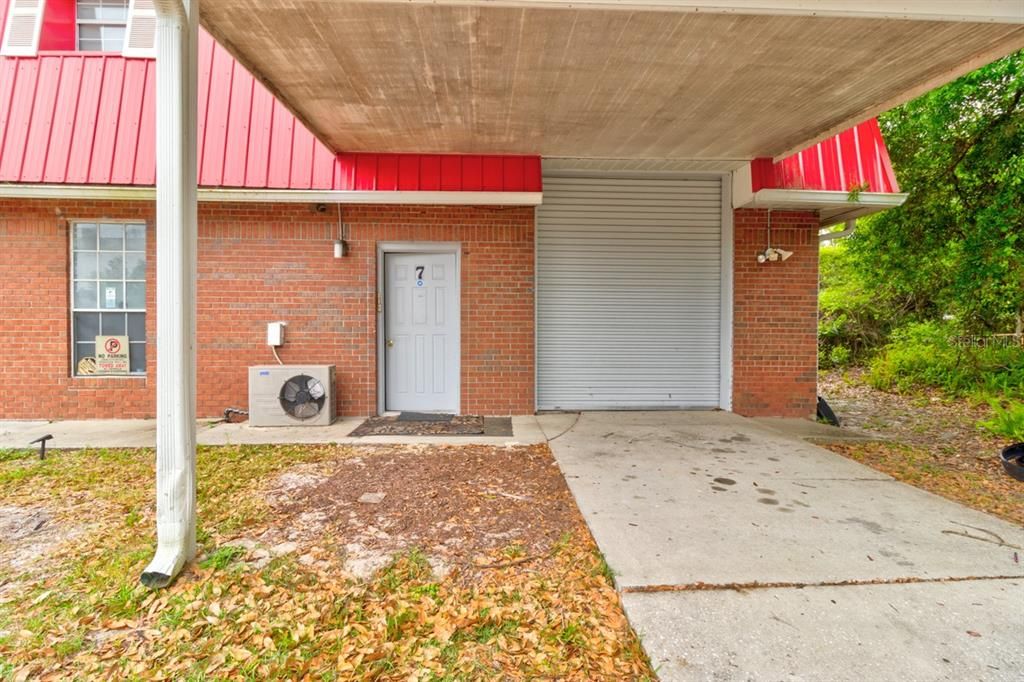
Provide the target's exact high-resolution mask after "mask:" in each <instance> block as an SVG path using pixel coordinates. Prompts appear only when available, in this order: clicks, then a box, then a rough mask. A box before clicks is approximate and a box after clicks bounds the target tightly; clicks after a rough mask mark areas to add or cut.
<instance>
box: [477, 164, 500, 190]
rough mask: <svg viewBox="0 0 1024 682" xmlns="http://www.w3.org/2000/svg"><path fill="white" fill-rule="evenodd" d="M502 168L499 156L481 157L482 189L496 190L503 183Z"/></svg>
mask: <svg viewBox="0 0 1024 682" xmlns="http://www.w3.org/2000/svg"><path fill="white" fill-rule="evenodd" d="M503 170H504V168H503V164H502V161H501V157H494V156H485V157H483V176H482V189H483V190H484V191H485V192H496V191H498V190H500V189H501V187H502V184H503V183H504V175H503V173H502V171H503Z"/></svg>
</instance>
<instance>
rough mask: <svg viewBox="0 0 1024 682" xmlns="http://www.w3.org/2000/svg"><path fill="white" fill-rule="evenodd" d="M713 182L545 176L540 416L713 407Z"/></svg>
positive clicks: (716, 356) (540, 218) (716, 391)
mask: <svg viewBox="0 0 1024 682" xmlns="http://www.w3.org/2000/svg"><path fill="white" fill-rule="evenodd" d="M721 255H722V183H721V180H719V179H717V178H706V179H705V178H700V179H665V178H653V177H652V178H627V177H622V178H609V177H590V178H587V177H545V178H544V203H543V204H542V205H541V206H540V207H539V208H538V209H537V404H538V408H540V409H542V410H559V409H561V410H565V409H631V408H632V409H640V408H650V407H695V408H700V407H704V408H709V407H717V406H719V404H720V382H721V357H720V356H721V326H722V325H721V319H722V318H721V314H722V313H721V308H722V284H721V281H722V262H721V260H722V259H721Z"/></svg>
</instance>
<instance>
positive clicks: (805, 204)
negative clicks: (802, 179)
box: [734, 178, 910, 227]
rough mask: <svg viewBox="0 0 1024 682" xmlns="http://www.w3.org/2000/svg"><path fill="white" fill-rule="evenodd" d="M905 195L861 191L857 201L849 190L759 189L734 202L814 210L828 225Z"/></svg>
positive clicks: (889, 205) (894, 202) (890, 205)
mask: <svg viewBox="0 0 1024 682" xmlns="http://www.w3.org/2000/svg"><path fill="white" fill-rule="evenodd" d="M734 179H742V178H734ZM908 196H910V195H909V194H906V193H890V192H861V193H860V194H859V195H857V200H856V201H851V200H850V194H849V193H848V192H829V191H824V190H810V189H807V190H803V189H762V190H759V191H757V192H754V193H753V194H751V193H749V192H748V193H747V195H746V197H744V199H745V202H744V203H743V204H742V205H740V206H736V208H772V209H778V210H783V211H815V212H816V213H818V217H819V218H820V220H821V226H822V227H827V226H829V225H835V224H836V223H842V222H845V221H847V220H850V219H852V218H857V217H860V216H865V215H870V214H872V213H878V212H880V211H884V210H886V209H889V208H895V207H897V206H902V205H903V203H904V202H905V201H906V200H907V197H908ZM741 200H742V199H741Z"/></svg>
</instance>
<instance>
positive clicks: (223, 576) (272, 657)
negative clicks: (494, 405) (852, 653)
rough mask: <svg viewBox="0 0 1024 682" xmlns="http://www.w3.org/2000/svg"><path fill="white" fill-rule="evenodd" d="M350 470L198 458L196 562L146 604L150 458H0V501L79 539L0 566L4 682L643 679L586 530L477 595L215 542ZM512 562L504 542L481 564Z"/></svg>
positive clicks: (302, 456)
mask: <svg viewBox="0 0 1024 682" xmlns="http://www.w3.org/2000/svg"><path fill="white" fill-rule="evenodd" d="M353 454H357V455H360V456H364V453H361V452H360V451H358V450H356V449H353V448H342V447H335V446H273V447H271V446H259V447H256V446H250V447H244V446H243V447H215V448H201V449H200V452H199V458H198V464H197V466H198V475H199V482H200V486H199V491H198V502H199V514H200V519H201V524H202V525H201V529H200V533H199V539H200V543H201V545H202V547H201V549H200V552H201V560H200V561H199V562H198V563H197V564H195V565H193V566H191V567H190V568H189V569H188V570H187V571H186V572H185V573H184V574H183V575H182V576H181V578H180V579H179V580H178V581H177V582H176V583H175V584H174V585H173V586H171V587H170V588H168V589H166V590H162V591H155V592H154V591H150V590H147V589H146V588H144V587H142V586H141V585H140V584H139V582H138V576H139V575H140V573H141V571H142V569H143V568H144V566H145V564H146V562H147V561H148V559H149V558H150V556H151V553H152V551H153V542H154V531H153V524H154V518H153V516H154V515H153V466H154V457H153V452H152V450H83V451H78V452H62V451H55V452H53V454H52V455H49V456H48V459H47V460H46V461H43V462H40V461H38V460H32V459H30V458H27V457H8V458H4V459H3V460H2V461H0V503H2V504H4V505H19V506H26V507H45V508H47V509H49V510H50V511H51V513H52V514H53V515H54V519H55V522H57V523H64V524H68V525H71V524H78V525H82V524H88V526H87V528H88V531H87V532H85V533H83V534H80V535H79V536H76V537H74V538H72V539H71V540H69V541H68V542H67V543H65V544H64V545H62V546H61V547H59V548H58V549H57V550H56V551H55V552H53V553H51V554H50V555H48V556H47V557H45V558H43V560H42V563H40V564H39V565H38V566H37V567H36V568H35V570H34V571H31V572H28V573H19V574H17V575H13V574H12V572H10V571H7V570H6V568H5V567H3V566H0V679H7V678H17V677H19V676H26V677H31V678H35V677H47V676H52V677H54V678H109V679H133V678H152V679H196V680H198V679H210V678H222V677H231V678H241V679H261V680H262V679H299V678H309V679H327V680H329V679H346V680H348V679H360V680H362V679H377V680H480V679H494V680H498V679H502V680H504V679H576V680H592V679H615V680H626V679H651V678H653V673H652V671H651V668H650V665H649V663H648V662H647V661H646V659H645V658H644V656H643V653H642V650H641V648H640V646H639V643H638V641H637V639H636V637H635V635H634V634H633V633H632V631H631V630H630V628H629V626H628V624H627V623H626V620H625V617H624V616H623V614H622V610H621V607H620V604H619V601H618V597H617V595H616V593H615V591H614V589H613V588H612V586H611V584H610V582H609V576H610V573H609V571H608V569H607V566H606V565H605V564H604V562H603V560H602V559H601V557H600V554H599V553H597V551H596V548H595V546H594V544H593V541H592V539H591V538H590V537H589V535H588V534H587V533H586V531H585V527H584V526H583V525H582V522H580V523H579V524H577V525H575V526H574V527H572V528H566V529H565V532H564V533H563V534H562V535H561V537H560V539H559V540H558V542H557V543H556V544H555V545H554V546H553V547H552V549H551V552H550V554H549V555H547V556H546V557H545V560H544V561H532V562H526V563H524V564H521V565H515V566H508V567H502V568H497V569H495V570H488V571H483V572H482V573H481V574H480V575H479V576H477V577H475V578H474V579H473V580H472V581H467V580H465V579H460V576H459V575H458V572H457V571H456V572H454V573H453V574H450V575H447V576H444V577H438V576H435V575H434V574H433V573H432V571H431V567H430V563H429V562H428V560H427V556H426V555H425V554H424V553H423V552H421V551H419V550H418V549H416V548H414V547H410V548H408V549H407V550H406V551H403V552H401V553H400V554H398V555H396V556H395V557H394V559H393V560H392V561H391V562H390V563H389V564H388V565H387V566H385V567H384V568H382V569H380V570H379V571H377V572H376V573H374V574H373V575H372V577H371V578H369V579H368V580H355V579H352V578H351V577H349V576H348V575H347V574H345V573H344V572H343V571H342V570H341V563H340V560H339V559H338V557H337V556H336V555H332V554H331V552H330V551H328V550H323V551H322V552H321V553H320V554H318V555H316V556H315V559H316V560H315V561H307V562H302V561H299V558H298V557H296V556H295V554H286V555H284V556H277V557H274V558H272V559H271V558H268V559H267V560H265V561H264V562H262V563H261V562H259V561H254V560H251V559H252V557H251V556H250V553H248V552H247V551H246V550H245V549H244V548H239V547H235V546H229V545H228V544H227V543H228V542H229V541H231V540H232V539H234V538H236V537H238V536H240V535H243V534H245V533H246V532H247V531H249V530H250V529H252V528H254V527H257V526H259V525H260V524H265V523H267V522H268V517H271V516H272V515H273V513H274V512H273V509H272V508H271V507H270V506H269V505H268V503H267V500H266V497H265V496H264V494H263V490H264V487H265V485H266V484H267V482H268V480H270V479H271V478H272V477H274V476H275V475H278V474H280V473H282V472H284V471H286V470H288V469H290V468H292V467H295V466H299V465H304V464H310V463H315V462H322V461H325V460H329V459H332V458H339V457H350V456H353ZM424 456H428V455H424ZM424 504H430V502H429V501H424ZM472 504H477V503H472ZM270 520H273V519H270ZM321 544H323V545H324V546H327V545H328V544H329V543H327V542H324V543H321ZM525 551H526V550H525V549H524V546H523V545H520V544H518V543H516V542H512V543H510V544H508V545H507V546H506V547H504V548H498V549H496V550H495V551H494V553H493V554H494V556H493V559H494V560H495V561H496V562H499V563H500V561H501V560H502V559H506V560H507V559H509V558H515V557H523V555H524V553H525ZM307 556H308V555H307ZM303 558H306V557H303ZM506 563H507V562H506ZM463 578H464V576H463Z"/></svg>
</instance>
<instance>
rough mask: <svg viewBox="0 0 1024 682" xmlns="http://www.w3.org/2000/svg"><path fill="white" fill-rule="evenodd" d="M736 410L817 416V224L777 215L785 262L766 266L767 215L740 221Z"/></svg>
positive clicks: (744, 214)
mask: <svg viewBox="0 0 1024 682" xmlns="http://www.w3.org/2000/svg"><path fill="white" fill-rule="evenodd" d="M734 219H735V220H734V229H735V250H734V253H733V263H734V267H735V272H734V281H733V287H734V300H733V305H734V311H733V397H732V405H733V411H734V412H737V413H738V414H742V415H746V416H777V417H812V416H813V415H814V414H815V408H816V404H817V390H818V388H817V386H818V383H817V382H818V377H817V373H818V219H817V217H816V216H815V215H814V214H813V213H798V212H781V211H772V216H771V219H772V246H775V247H777V248H783V249H786V250H787V251H792V252H793V256H792V257H790V259H789V260H787V261H785V262H781V261H777V262H774V263H764V264H760V263H758V262H757V253H758V252H759V251H761V252H763V251H764V249H765V247H766V245H767V243H766V239H767V228H768V212H767V211H764V210H753V209H742V210H738V211H736V212H735V214H734Z"/></svg>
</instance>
